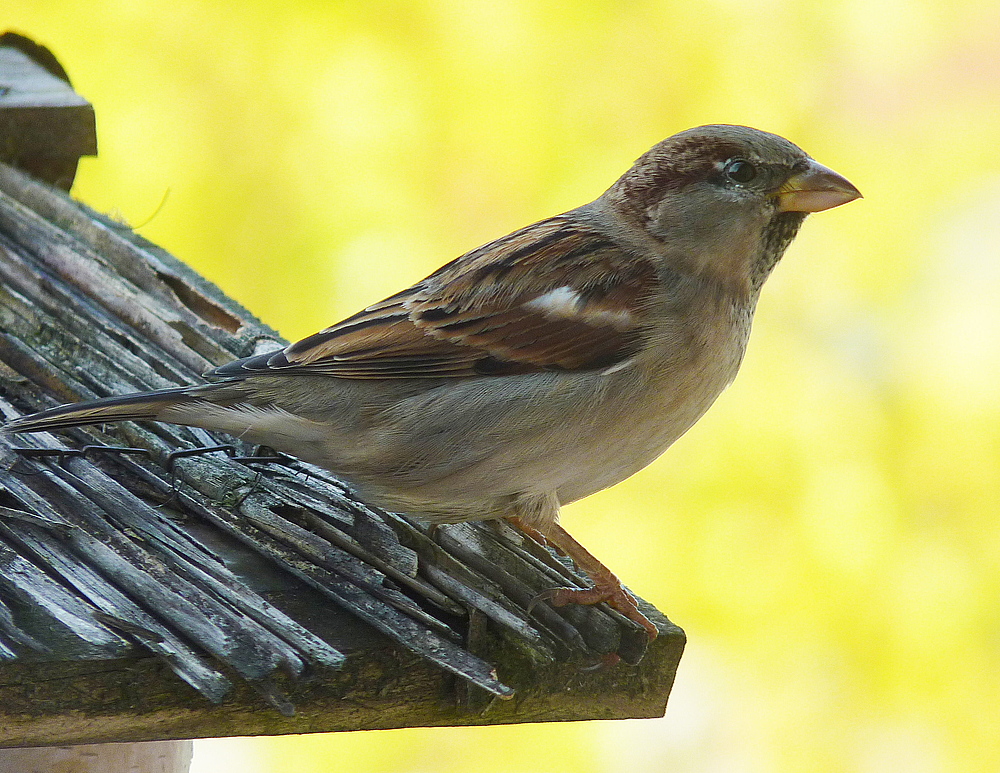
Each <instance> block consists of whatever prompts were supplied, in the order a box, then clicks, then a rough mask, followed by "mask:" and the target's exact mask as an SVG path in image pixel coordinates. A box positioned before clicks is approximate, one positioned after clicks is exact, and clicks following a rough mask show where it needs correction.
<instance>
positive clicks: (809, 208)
mask: <svg viewBox="0 0 1000 773" xmlns="http://www.w3.org/2000/svg"><path fill="white" fill-rule="evenodd" d="M860 198H861V191H859V190H858V189H857V188H855V187H854V186H853V185H852V184H851V182H850V181H849V180H848V179H847V178H846V177H842V176H841V175H839V174H837V173H836V172H834V171H833V170H832V169H829V168H827V167H825V166H823V165H822V164H817V163H816V162H815V161H813V160H812V159H809V166H808V167H806V170H805V171H804V172H799V173H798V174H797V175H795V176H793V177H790V178H789V179H788V181H787V182H786V183H785V184H784V185H782V186H781V188H779V189H778V211H779V212H822V211H823V210H824V209H832V208H833V207H839V206H840V205H841V204H846V203H847V202H849V201H854V200H855V199H860Z"/></svg>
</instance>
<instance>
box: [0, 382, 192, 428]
mask: <svg viewBox="0 0 1000 773" xmlns="http://www.w3.org/2000/svg"><path fill="white" fill-rule="evenodd" d="M191 392H192V390H191V387H176V388H173V389H160V390H158V391H156V392H140V393H139V394H133V395H123V396H121V397H105V398H102V399H100V400H90V401H89V402H85V403H71V404H69V405H60V406H58V407H56V408H49V409H48V410H47V411H39V412H38V413H33V414H31V415H29V416H22V417H21V418H19V419H14V421H12V422H9V423H8V424H5V425H4V426H3V428H2V430H3V431H4V432H43V431H46V430H53V429H65V428H67V427H79V426H82V425H84V424H103V423H104V422H108V421H129V420H136V419H156V418H157V416H159V414H160V412H161V411H163V410H164V409H165V408H168V407H170V406H172V405H176V404H177V403H181V402H187V401H189V400H192V399H197V398H194V397H193V395H192V394H191Z"/></svg>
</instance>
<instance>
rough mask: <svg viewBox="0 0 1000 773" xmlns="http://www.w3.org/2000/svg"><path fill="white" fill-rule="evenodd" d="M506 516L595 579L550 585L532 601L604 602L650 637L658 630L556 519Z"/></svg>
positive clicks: (559, 605)
mask: <svg viewBox="0 0 1000 773" xmlns="http://www.w3.org/2000/svg"><path fill="white" fill-rule="evenodd" d="M507 520H508V521H510V522H511V523H513V524H514V525H515V526H517V527H518V528H519V529H521V531H523V532H524V533H525V534H527V535H528V536H529V537H531V538H532V539H534V540H535V541H536V542H540V543H541V544H542V545H551V546H552V547H554V548H556V549H557V550H558V551H559V552H561V553H562V554H563V555H566V556H569V557H570V558H571V559H572V560H573V563H575V564H576V566H577V568H579V569H580V571H582V572H583V573H584V574H586V575H587V576H588V577H589V578H590V579H591V581H592V582H593V583H594V587H592V588H585V589H584V588H552V589H551V590H547V591H544V592H542V593H540V594H539V595H538V596H537V597H536V598H535V599H534V600H533V601H532V603H535V602H537V601H548V602H549V603H550V604H552V606H555V607H563V606H566V605H567V604H584V605H592V604H600V603H601V602H604V603H605V604H607V605H608V606H609V607H611V608H612V609H614V610H617V611H618V612H621V613H622V614H623V615H625V617H627V618H628V619H629V620H632V621H633V622H636V623H638V624H639V625H641V626H642V627H643V628H644V629H645V631H646V635H647V636H648V637H649V640H650V641H652V640H653V639H655V638H656V636H657V634H658V633H659V632H658V631H657V630H656V626H655V625H653V623H652V622H651V621H650V619H649V618H648V617H646V616H645V615H644V614H643V613H642V612H640V611H639V607H638V605H637V604H636V603H635V599H634V598H633V597H632V595H631V594H630V593H629V592H628V591H627V590H625V589H624V588H623V587H622V583H621V580H619V579H618V578H617V577H616V576H615V574H614V573H613V572H612V571H611V570H610V569H608V568H607V567H606V566H605V565H604V564H602V563H601V562H600V561H598V560H597V559H596V558H594V556H592V555H591V554H590V552H589V551H588V550H587V549H586V548H585V547H584V546H583V545H581V544H580V543H579V542H577V541H576V540H575V539H573V537H572V536H570V533H569V532H568V531H566V530H565V529H564V528H563V527H562V526H560V525H559V524H558V523H557V522H555V521H553V522H551V523H534V524H531V525H528V524H525V523H523V522H522V519H521V518H519V517H517V516H511V517H508V519H507ZM539 538H541V539H539Z"/></svg>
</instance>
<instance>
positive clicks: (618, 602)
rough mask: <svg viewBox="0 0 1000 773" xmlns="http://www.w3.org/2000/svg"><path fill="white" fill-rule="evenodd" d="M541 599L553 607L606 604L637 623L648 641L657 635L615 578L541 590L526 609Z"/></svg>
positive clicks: (649, 621) (654, 627) (652, 626)
mask: <svg viewBox="0 0 1000 773" xmlns="http://www.w3.org/2000/svg"><path fill="white" fill-rule="evenodd" d="M541 601H547V602H549V603H550V604H551V605H552V606H554V607H564V606H566V605H567V604H582V605H584V606H592V605H594V604H601V603H604V604H607V605H608V606H609V607H611V608H612V609H614V610H615V611H616V612H620V613H621V614H622V615H624V616H625V617H627V618H628V619H629V620H631V621H632V622H634V623H638V624H639V625H641V626H642V627H643V629H644V630H645V631H646V636H647V637H648V638H649V641H652V640H653V639H655V638H656V637H657V635H658V634H659V631H658V630H657V629H656V626H655V625H653V623H652V621H651V620H650V619H649V618H648V617H646V616H645V615H644V614H643V613H642V612H640V611H639V606H638V605H637V604H636V603H635V599H634V598H633V597H632V594H631V593H629V592H628V591H627V590H625V589H624V588H623V587H622V586H621V583H620V582H618V581H617V578H615V582H614V583H609V584H604V585H595V586H594V587H593V588H550V589H549V590H546V591H542V592H541V593H539V594H538V595H537V596H535V598H533V599H532V600H531V603H530V604H529V605H528V611H529V612H530V611H531V609H532V608H533V607H534V606H535V605H536V604H538V603H539V602H541Z"/></svg>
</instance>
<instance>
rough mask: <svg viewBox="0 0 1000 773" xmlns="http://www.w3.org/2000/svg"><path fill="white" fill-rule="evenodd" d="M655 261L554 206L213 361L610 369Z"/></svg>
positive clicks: (307, 366) (640, 316)
mask: <svg viewBox="0 0 1000 773" xmlns="http://www.w3.org/2000/svg"><path fill="white" fill-rule="evenodd" d="M656 281H657V278H656V272H655V269H654V268H653V266H652V265H651V264H650V263H649V262H648V261H646V260H640V259H637V258H636V257H635V256H632V255H628V254H626V253H624V252H623V251H622V249H621V248H620V247H618V246H617V245H616V244H614V243H613V242H611V241H610V240H609V239H608V238H607V237H605V236H603V235H601V234H599V233H597V232H596V231H593V230H590V229H588V228H586V227H583V226H581V225H580V224H578V223H575V222H573V221H572V220H570V219H569V218H568V217H566V216H558V217H555V218H551V219H549V220H544V221H542V222H540V223H536V224H534V225H531V226H528V227H527V228H524V229H522V230H520V231H516V232H514V233H513V234H510V235H509V236H506V237H504V238H502V239H498V240H497V241H495V242H492V243H490V244H488V245H486V246H484V247H480V248H479V249H478V250H474V251H473V252H470V253H467V254H466V255H463V256H462V257H461V258H458V259H457V260H455V261H452V262H451V263H449V264H448V265H446V266H444V267H443V268H441V269H439V270H438V271H436V272H435V273H434V274H432V275H431V276H429V277H427V278H426V279H424V280H422V281H421V282H418V283H417V284H416V285H414V286H413V287H411V288H409V289H408V290H404V291H403V292H401V293H398V294H397V295H394V296H392V297H391V298H387V299H386V300H384V301H381V302H380V303H377V304H375V305H373V306H370V307H368V308H367V309H365V310H364V311H361V312H359V313H358V314H355V315H354V316H352V317H349V318H348V319H345V320H344V321H343V322H340V323H338V324H336V325H334V326H332V327H329V328H327V329H326V330H323V331H321V332H319V333H316V334H315V335H312V336H309V337H308V338H304V339H302V340H301V341H299V342H297V343H295V344H292V345H291V346H289V347H288V348H287V349H285V350H284V351H283V352H280V353H278V354H274V355H270V356H268V355H262V356H259V357H254V358H248V359H247V360H241V361H239V362H236V363H231V364H230V365H228V366H225V367H223V368H220V369H219V370H218V371H216V375H220V376H225V375H236V374H237V373H238V372H240V373H243V374H244V375H245V374H246V372H247V371H256V372H259V371H261V370H281V371H285V372H294V371H301V372H313V373H324V374H328V375H332V376H338V377H342V378H413V377H434V378H439V377H458V376H472V375H483V374H509V373H523V372H530V371H538V370H546V369H562V370H576V369H593V368H605V367H608V366H610V365H613V364H615V363H617V362H621V361H622V360H625V359H627V358H629V357H631V356H633V355H634V354H635V353H636V351H637V350H638V349H639V345H640V342H641V336H642V335H643V333H644V330H645V319H646V309H647V305H648V303H649V301H650V298H651V297H652V295H653V292H654V289H655V287H654V285H655V283H656Z"/></svg>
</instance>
